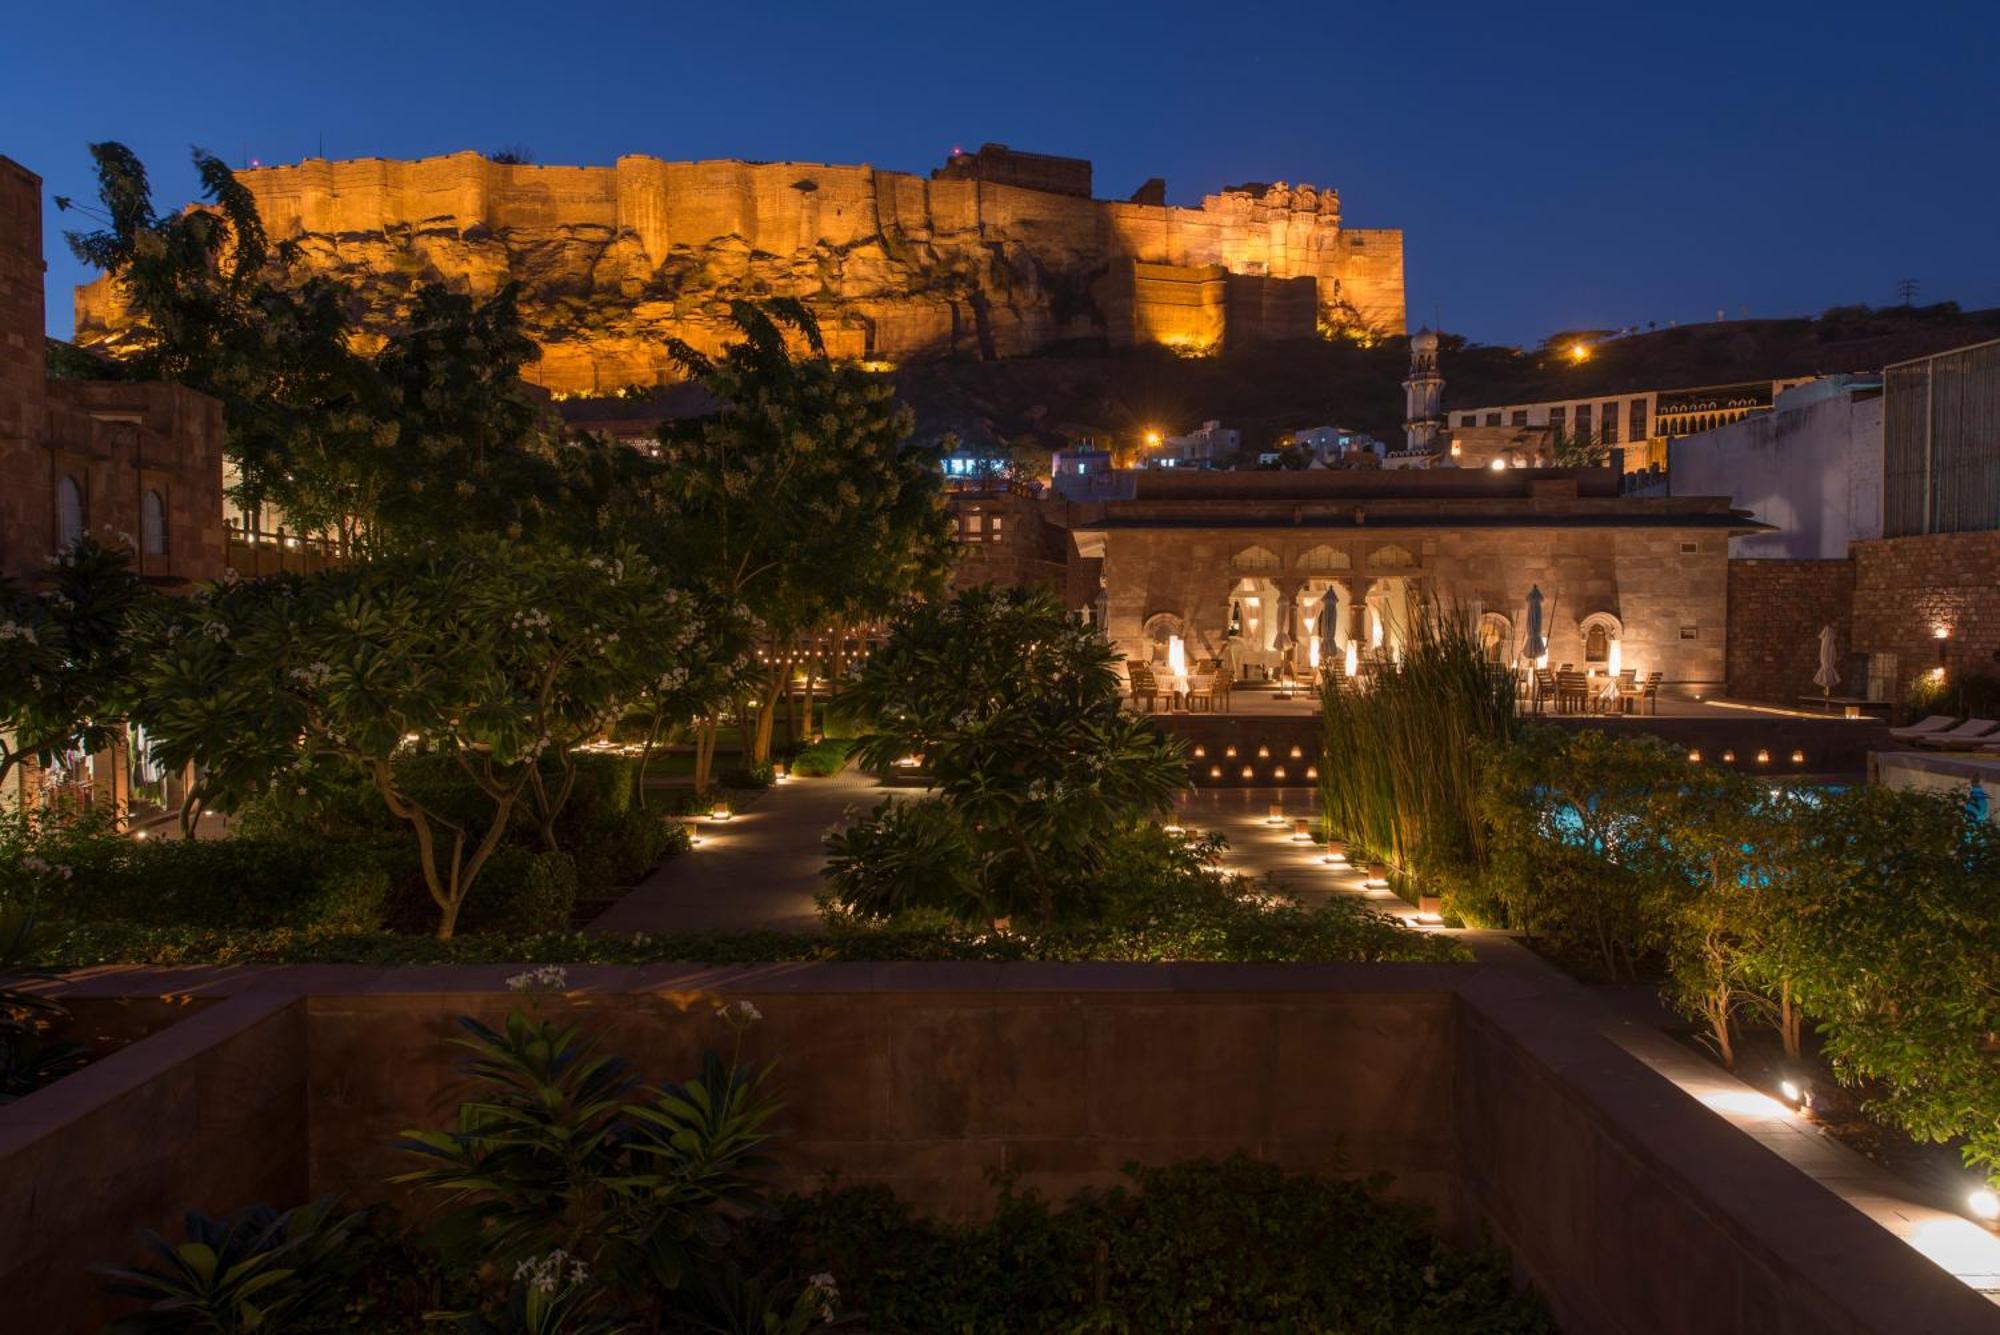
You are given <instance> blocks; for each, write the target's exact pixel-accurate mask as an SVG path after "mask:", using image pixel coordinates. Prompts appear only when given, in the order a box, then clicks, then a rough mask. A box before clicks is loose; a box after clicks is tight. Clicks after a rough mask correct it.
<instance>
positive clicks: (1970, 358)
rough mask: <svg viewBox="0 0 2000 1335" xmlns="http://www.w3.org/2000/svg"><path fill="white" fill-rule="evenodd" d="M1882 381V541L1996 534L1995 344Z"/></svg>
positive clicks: (1999, 383)
mask: <svg viewBox="0 0 2000 1335" xmlns="http://www.w3.org/2000/svg"><path fill="white" fill-rule="evenodd" d="M1882 374H1883V384H1884V388H1885V390H1886V391H1887V400H1888V401H1887V406H1886V411H1885V413H1884V418H1883V449H1884V457H1883V469H1884V492H1883V499H1884V509H1883V517H1882V519H1883V522H1882V534H1883V536H1884V537H1890V538H1902V537H1910V536H1913V535H1916V534H1924V533H1981V532H1992V531H1995V530H2000V340H1995V341H1993V342H1991V343H1975V344H1973V345H1971V346H1970V347H1964V348H1954V349H1953V350H1951V351H1950V352H1940V353H1938V354H1936V355H1935V356H1930V357H1919V358H1917V359H1916V360H1914V361H1907V362H1898V363H1896V364H1895V365H1893V366H1890V367H1888V368H1887V369H1885V370H1884V371H1883V373H1882Z"/></svg>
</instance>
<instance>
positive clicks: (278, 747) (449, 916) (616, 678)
mask: <svg viewBox="0 0 2000 1335" xmlns="http://www.w3.org/2000/svg"><path fill="white" fill-rule="evenodd" d="M697 634H698V626H697V624H696V623H695V621H694V619H693V618H692V617H691V616H689V615H688V614H687V613H686V611H685V610H684V599H683V596H682V595H681V594H680V593H679V591H678V590H675V589H674V588H672V587H671V585H670V584H669V583H668V582H667V581H666V579H665V578H664V576H663V575H662V574H661V573H660V572H659V571H658V570H657V568H655V567H654V566H653V565H652V564H651V563H650V562H648V561H647V560H646V559H645V558H644V557H642V556H640V555H639V554H637V553H636V552H632V551H629V550H621V551H614V552H612V553H608V554H603V555H596V554H582V553H576V552H572V551H569V550H567V549H564V548H560V547H551V546H530V545H526V544H521V543H514V542H506V541H502V542H497V543H492V544H488V545H486V546H484V547H481V548H478V549H469V548H463V547H441V548H434V549H428V550H423V551H418V552H412V553H408V554H404V555H399V556H395V557H389V558H384V559H380V560H377V561H375V562H372V563H369V564H367V565H357V566H353V567H348V568H343V569H339V570H334V571H328V572H325V573H323V574H319V575H315V576H311V577H308V578H304V579H294V580H289V581H272V582H268V583H262V584H259V585H257V586H249V587H240V588H228V587H224V588H221V589H218V590H216V591H213V592H211V593H210V594H209V595H207V596H204V597H202V598H200V599H197V600H195V601H194V602H193V603H191V604H190V605H189V607H188V608H187V609H186V611H185V612H184V614H183V615H182V616H181V617H180V618H179V619H178V620H176V621H175V622H174V623H173V624H172V625H170V626H169V627H168V628H167V631H166V632H165V633H164V638H165V639H166V640H167V641H168V642H169V643H170V644H171V645H173V646H174V647H173V648H171V649H170V650H169V651H168V652H165V653H163V654H161V655H160V656H159V658H158V661H157V665H156V668H155V670H154V671H153V672H152V673H151V674H150V676H149V679H148V680H147V682H146V686H145V693H144V697H143V699H142V700H141V702H140V713H141V715H142V716H143V717H144V719H145V721H146V724H147V728H148V730H149V731H150V732H151V733H152V734H153V736H154V737H155V738H156V746H157V749H158V751H159V753H160V754H161V755H162V757H163V758H166V759H168V760H170V761H181V760H193V761H197V762H201V763H204V764H206V765H208V766H209V768H210V772H211V774H212V775H214V776H215V781H216V783H217V786H218V788H220V789H222V790H225V791H228V792H230V793H233V794H237V795H241V794H243V793H247V792H249V791H254V790H255V789H257V788H258V787H259V786H260V785H269V784H272V783H288V782H298V781H300V777H301V776H305V775H309V774H311V773H314V772H316V771H318V769H319V767H321V766H322V765H326V764H329V763H331V764H333V765H336V766H346V767H351V768H352V769H354V770H356V771H358V772H359V773H361V774H362V775H363V776H365V778H366V779H367V780H368V782H369V783H370V784H371V785H372V786H373V787H374V789H375V791H376V792H377V793H378V794H379V795H380V796H381V798H382V800H383V802H384V803H385V804H386V805H387V807H388V809H389V810H390V812H391V813H392V814H394V815H395V816H396V818H397V819H399V820H402V821H405V822H407V823H408V824H409V825H410V827H411V830H412V831H413V833H414V834H415V836H416V841H417V847H418V852H419V855H420V860H421V863H422V867H423V874H424V881H425V885H426V888H427V889H428V890H429V892H430V896H431V899H432V900H433V902H434V903H435V904H436V906H437V909H438V915H439V917H438V929H437V930H438V935H439V936H440V937H449V936H450V935H452V932H453V930H454V928H455V925H456V923H457V920H458V914H459V910H460V908H461V907H462V906H463V904H464V902H465V899H466V897H467V895H468V894H469V893H470V891H471V889H472V887H473V885H474V884H475V883H476V881H477V880H478V877H479V873H480V871H481V869H482V868H483V867H484V866H485V865H486V862H487V860H488V859H489V858H490V857H491V855H492V854H493V851H494V850H495V849H496V848H497V847H498V846H499V845H500V842H501V840H502V838H503V837H504V835H505V834H506V831H507V826H508V824H509V822H510V820H511V819H512V818H513V816H514V814H515V811H516V809H517V808H519V807H522V806H524V805H525V806H526V807H527V808H528V809H529V810H530V811H531V813H532V814H533V816H534V818H535V821H536V823H537V825H538V826H539V827H540V829H541V830H542V832H543V836H544V838H545V839H551V838H552V833H551V831H552V827H553V825H554V821H555V818H556V816H557V815H558V814H559V813H560V812H561V810H562V807H563V804H564V803H565V802H566V801H567V800H568V797H569V792H570V788H571V785H572V784H573V782H574V778H575V770H574V765H573V762H572V760H571V759H570V756H569V751H570V749H571V748H572V747H573V746H575V745H576V744H577V743H579V742H581V741H584V740H586V739H588V738H589V737H591V736H594V735H596V734H597V733H599V732H601V731H602V730H603V729H604V728H606V727H607V726H609V724H610V723H611V722H612V721H614V720H615V719H616V718H617V717H619V716H620V715H621V714H622V713H623V712H624V711H625V710H626V709H627V707H629V706H630V704H631V703H632V702H633V701H634V700H635V699H637V698H638V697H639V696H640V695H641V694H642V693H643V692H644V691H645V690H646V689H647V687H648V685H649V683H651V682H652V681H653V680H654V679H655V678H656V677H657V675H658V673H659V670H660V664H661V663H662V662H664V661H671V659H672V658H673V657H674V655H676V654H679V653H682V652H684V651H686V650H687V648H688V647H689V645H690V644H692V643H693V642H694V640H695V637H696V636H697ZM421 755H433V756H443V757H446V758H447V759H449V760H450V762H451V763H452V765H453V766H454V768H455V769H456V770H457V771H458V773H459V774H460V775H461V776H462V777H463V778H464V779H465V780H466V782H467V783H468V784H469V785H470V786H471V788H472V789H473V790H474V791H475V792H477V793H478V794H479V795H480V796H481V798H482V799H483V803H482V804H481V806H480V813H481V814H480V816H479V817H478V819H476V820H469V819H468V818H466V817H465V816H464V815H463V814H462V813H460V814H454V813H453V812H452V811H448V810H447V809H446V808H445V807H444V806H443V805H442V804H440V803H438V802H437V801H435V800H433V799H429V798H427V797H426V796H425V795H424V794H423V792H422V790H421V788H420V786H419V785H416V784H414V783H412V782H411V778H412V769H413V766H412V763H411V762H412V761H413V760H414V759H415V758H416V757H418V756H421Z"/></svg>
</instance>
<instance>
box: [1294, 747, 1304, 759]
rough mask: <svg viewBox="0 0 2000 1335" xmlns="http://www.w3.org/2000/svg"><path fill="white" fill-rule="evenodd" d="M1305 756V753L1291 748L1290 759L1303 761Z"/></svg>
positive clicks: (1296, 748)
mask: <svg viewBox="0 0 2000 1335" xmlns="http://www.w3.org/2000/svg"><path fill="white" fill-rule="evenodd" d="M1305 754H1306V753H1305V752H1303V751H1301V750H1299V748H1298V747H1296V746H1295V747H1293V748H1292V759H1294V760H1303V759H1305Z"/></svg>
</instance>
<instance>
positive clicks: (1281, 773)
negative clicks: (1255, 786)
mask: <svg viewBox="0 0 2000 1335" xmlns="http://www.w3.org/2000/svg"><path fill="white" fill-rule="evenodd" d="M1271 777H1272V778H1274V779H1277V780H1278V781H1279V782H1281V783H1282V782H1283V781H1284V778H1285V767H1284V766H1283V765H1280V766H1278V767H1277V768H1276V769H1274V770H1272V771H1271Z"/></svg>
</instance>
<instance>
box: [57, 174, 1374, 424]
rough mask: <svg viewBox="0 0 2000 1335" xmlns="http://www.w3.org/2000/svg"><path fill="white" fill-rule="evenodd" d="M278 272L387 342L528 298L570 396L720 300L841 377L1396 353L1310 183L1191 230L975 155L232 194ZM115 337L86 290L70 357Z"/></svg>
mask: <svg viewBox="0 0 2000 1335" xmlns="http://www.w3.org/2000/svg"><path fill="white" fill-rule="evenodd" d="M241 180H242V181H243V183H244V185H246V186H247V187H248V188H249V189H250V191H251V192H252V194H254V195H255V197H256V200H257V204H258V206H259V208H260V210H261V211H262V214H263V217H264V221H265V225H266V227H267V229H268V230H269V232H270V234H271V236H272V238H273V239H274V240H281V241H290V242H292V243H294V245H293V247H292V250H291V255H292V257H293V258H292V259H291V266H292V268H291V274H292V277H293V278H294V279H295V280H298V281H303V280H304V279H306V278H308V277H310V276H312V275H314V274H329V275H334V276H338V277H340V278H342V279H343V280H345V281H347V282H348V283H350V284H351V285H352V286H353V287H354V289H355V290H356V291H357V292H358V294H359V295H360V298H361V300H362V301H363V303H364V307H365V309H364V311H363V312H362V327H363V329H364V331H365V332H366V333H368V334H369V335H375V336H379V335H380V334H382V333H384V332H386V331H387V330H389V329H391V328H394V327H395V325H396V324H397V322H398V321H399V320H400V319H401V318H402V316H403V315H404V313H405V312H406V311H407V309H408V302H409V298H410V294H411V292H412V290H413V289H414V287H415V286H416V285H417V284H418V283H420V282H422V281H425V280H442V281H444V282H446V283H449V284H451V285H453V286H455V287H459V288H462V289H464V290H469V291H471V292H473V293H475V294H479V295H484V294H487V293H490V292H493V291H496V290H497V289H498V288H499V287H500V286H501V285H502V284H504V283H506V282H509V281H517V282H519V283H520V284H521V286H522V311H523V314H524V317H525V319H526V322H527V326H528V331H529V333H530V334H532V335H533V337H534V338H535V339H536V341H537V342H538V343H539V344H540V345H541V348H542V354H543V355H542V359H541V361H540V363H539V364H538V365H537V366H535V367H534V368H532V369H531V371H530V375H531V376H532V377H533V378H534V379H536V380H539V381H541V382H542V383H544V384H546V385H547V386H548V387H549V388H550V389H553V390H556V391H559V392H566V393H586V394H587V393H593V392H607V391H611V390H616V389H620V388H623V387H625V386H627V385H634V384H641V385H651V384H655V383H658V382H661V381H663V380H666V379H670V378H672V375H673V372H672V370H671V367H670V365H669V362H668V360H667V357H666V354H665V351H664V346H663V345H664V342H665V340H666V339H667V338H668V337H670V336H671V337H678V338H682V339H685V340H686V341H687V342H689V343H691V344H693V345H694V346H696V347H698V348H707V349H713V348H716V347H718V346H719V345H720V344H721V342H722V341H723V339H724V337H725V334H726V332H727V324H726V321H725V319H724V316H725V315H726V312H727V305H728V301H729V300H730V299H731V298H733V297H759V296H773V295H788V296H795V297H798V298H800V299H802V300H804V301H805V302H806V303H807V304H808V305H809V306H810V307H811V308H812V309H813V311H814V312H815V314H816V315H817V316H818V317H819V319H820V322H821V324H822V326H823V328H824V331H825V334H826V337H827V342H828V346H829V350H830V351H832V352H833V353H834V354H835V355H837V356H843V357H852V358H857V359H864V360H866V359H875V360H882V361H891V362H894V361H903V360H908V359H919V358H926V357H937V356H948V355H954V354H957V355H969V356H979V357H1007V356H1016V355H1020V354H1023V353H1032V352H1039V351H1042V350H1044V349H1047V348H1050V347H1053V346H1058V345H1062V344H1065V343H1070V342H1077V343H1086V344H1096V345H1101V346H1109V347H1126V346H1131V345H1134V344H1146V343H1153V344H1162V345H1166V346H1169V347H1173V348H1175V349H1177V350H1180V351H1184V352H1188V353H1191V354H1199V353H1206V352H1211V351H1214V350H1217V349H1219V348H1221V347H1223V346H1225V345H1228V346H1241V345H1243V344H1246V343H1254V342H1256V341H1258V340H1260V339H1267V338H1281V337H1304V336H1310V335H1312V334H1314V333H1316V332H1326V331H1330V330H1334V329H1340V328H1347V329H1353V330H1357V331H1365V332H1368V333H1377V334H1380V333H1401V332H1403V329H1404V310H1403V246H1402V233H1401V232H1398V231H1385V230H1360V229H1353V228H1346V227H1343V226H1342V225H1341V215H1340V198H1339V195H1338V194H1337V193H1336V192H1334V191H1333V190H1331V189H1316V188H1314V187H1312V186H1307V185H1287V184H1285V183H1283V182H1279V183H1274V184H1253V185H1243V186H1236V187H1232V188H1230V189H1226V190H1223V191H1221V192H1220V193H1217V194H1213V195H1209V196H1207V197H1205V198H1204V199H1203V200H1202V202H1201V206H1200V207H1199V208H1181V207H1175V206H1173V205H1169V204H1167V203H1166V202H1165V193H1166V188H1165V185H1164V184H1163V183H1162V182H1160V181H1158V180H1153V181H1149V182H1147V183H1146V184H1145V185H1143V186H1141V187H1140V188H1139V190H1138V191H1137V192H1136V193H1135V194H1134V195H1133V196H1132V198H1130V199H1128V200H1122V201H1117V200H1100V199H1095V198H1093V197H1092V195H1091V166H1090V163H1089V162H1087V161H1084V160H1082V159H1077V158H1058V157H1049V156H1046V155H1041V154H1032V153H1019V152H1014V151H1012V150H1009V149H1007V148H1005V147H1003V146H999V145H987V146H986V147H984V148H982V149H980V150H979V151H978V152H977V153H965V154H954V155H953V156H952V157H951V159H950V160H948V161H947V163H946V164H945V165H944V166H943V167H940V168H939V169H938V170H937V171H935V172H933V173H932V174H931V175H930V177H928V178H925V177H923V176H917V175H912V174H909V173H904V172H892V171H882V170H878V169H877V168H874V167H869V166H828V165H824V164H820V163H802V162H741V161H734V160H723V161H711V162H666V161H662V160H661V159H658V158H653V157H639V156H630V157H621V158H619V159H618V161H617V164H616V165H615V166H611V167H561V166H539V165H533V164H519V163H508V162H497V161H494V160H492V159H491V158H488V157H486V156H484V155H482V154H479V153H469V152H468V153H454V154H451V155H449V156H446V157H437V158H423V159H419V160H416V161H408V162H401V161H390V160H386V159H381V158H359V159H354V160H351V161H344V162H329V161H326V160H323V159H310V160H307V161H305V162H302V163H299V164H297V165H295V166H285V167H261V168H254V169H251V170H247V171H244V172H243V173H241ZM126 323H127V322H126V319H125V315H124V312H123V310H122V309H121V303H120V299H119V295H118V293H117V291H116V289H115V287H114V286H113V285H111V284H109V283H106V282H104V281H102V280H100V281H99V282H96V283H93V284H90V285H89V286H87V287H84V288H81V289H79V291H78V294H77V339H78V341H79V342H80V343H83V344H85V345H103V344H115V343H116V342H117V340H118V337H119V332H120V330H121V329H122V328H123V327H124V326H125V324H126Z"/></svg>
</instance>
